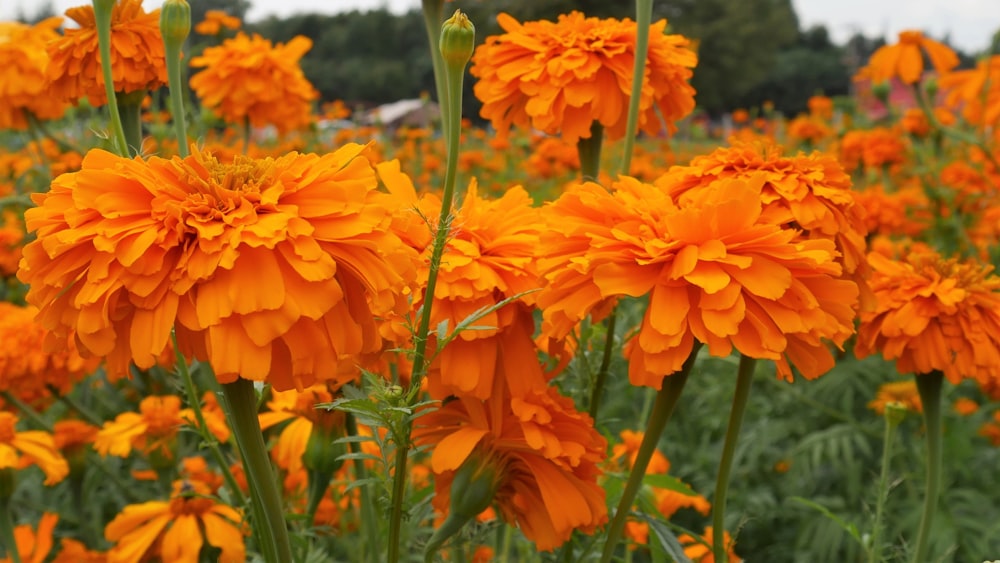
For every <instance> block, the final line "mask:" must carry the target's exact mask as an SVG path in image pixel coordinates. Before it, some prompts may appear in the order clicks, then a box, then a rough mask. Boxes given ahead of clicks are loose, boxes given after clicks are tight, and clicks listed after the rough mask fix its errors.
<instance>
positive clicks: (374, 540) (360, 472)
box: [345, 413, 379, 561]
mask: <svg viewBox="0 0 1000 563" xmlns="http://www.w3.org/2000/svg"><path fill="white" fill-rule="evenodd" d="M345 424H346V426H347V435H348V436H357V435H358V422H357V420H355V419H354V415H353V414H351V413H347V414H346V417H345ZM348 447H349V448H350V450H351V453H353V454H359V453H361V444H359V443H357V442H350V443H349V444H348ZM351 464H352V467H353V468H354V477H355V478H356V479H357V480H358V481H364V480H365V479H367V478H368V468H366V467H365V462H364V460H360V459H353V460H351ZM360 489H361V491H360V492H361V525H362V526H363V527H364V530H365V532H366V533H367V534H368V543H367V545H365V546H364V547H365V550H364V551H363V552H362V553H361V557H360V558H359V559H360V560H361V561H367V555H368V550H372V552H374V550H375V546H377V545H378V528H379V527H378V520H377V519H376V518H375V504H374V501H373V500H372V498H371V492H370V491H369V490H368V486H367V485H365V486H362V487H360Z"/></svg>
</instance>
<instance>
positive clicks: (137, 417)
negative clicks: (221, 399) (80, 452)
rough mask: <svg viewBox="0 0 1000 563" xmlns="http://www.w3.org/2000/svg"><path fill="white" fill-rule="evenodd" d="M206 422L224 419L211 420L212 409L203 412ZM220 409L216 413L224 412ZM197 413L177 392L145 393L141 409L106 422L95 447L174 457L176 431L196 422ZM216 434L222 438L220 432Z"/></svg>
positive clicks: (112, 451) (101, 451) (115, 453)
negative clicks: (170, 393)
mask: <svg viewBox="0 0 1000 563" xmlns="http://www.w3.org/2000/svg"><path fill="white" fill-rule="evenodd" d="M203 414H205V415H206V421H205V422H206V423H207V424H208V425H209V429H210V430H211V429H212V427H213V426H218V425H219V424H221V425H223V426H225V422H224V421H216V424H211V423H209V422H208V421H209V420H211V418H212V415H211V411H207V412H204V413H203ZM221 415H222V413H221V412H219V413H218V414H216V415H215V416H216V417H218V416H221ZM194 423H195V416H194V413H193V412H192V411H191V409H182V408H181V399H180V397H177V396H176V395H164V396H159V397H156V396H154V397H146V398H145V399H143V400H142V402H140V403H139V412H137V413H136V412H126V413H122V414H120V415H118V416H117V417H115V420H114V421H111V422H105V423H104V426H103V427H102V428H101V430H100V432H98V433H97V439H96V440H95V441H94V449H95V450H97V452H98V453H99V454H101V455H113V456H118V457H128V455H129V454H130V453H132V450H133V449H137V450H139V451H140V452H142V453H143V454H146V455H158V456H161V457H162V458H163V459H172V458H173V450H174V441H175V439H176V437H177V432H178V431H179V430H180V429H181V426H183V425H185V424H194ZM216 438H218V439H219V440H222V437H221V436H218V435H216Z"/></svg>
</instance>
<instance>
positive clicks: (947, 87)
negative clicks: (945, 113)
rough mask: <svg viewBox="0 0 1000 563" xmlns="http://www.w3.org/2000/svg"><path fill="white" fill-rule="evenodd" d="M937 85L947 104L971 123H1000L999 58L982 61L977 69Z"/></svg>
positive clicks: (959, 72) (948, 76) (947, 77)
mask: <svg viewBox="0 0 1000 563" xmlns="http://www.w3.org/2000/svg"><path fill="white" fill-rule="evenodd" d="M938 84H939V86H940V88H941V91H942V92H944V93H945V104H946V105H947V106H949V107H951V108H956V109H961V112H962V116H963V117H965V119H966V120H968V121H969V122H970V123H974V124H976V125H979V126H987V125H993V124H996V122H997V121H998V120H1000V55H993V56H992V57H990V58H988V59H984V60H981V61H979V62H978V63H977V64H976V68H974V69H969V70H956V71H954V72H950V73H948V74H946V75H944V76H942V77H941V79H940V80H939V81H938ZM946 124H947V123H946Z"/></svg>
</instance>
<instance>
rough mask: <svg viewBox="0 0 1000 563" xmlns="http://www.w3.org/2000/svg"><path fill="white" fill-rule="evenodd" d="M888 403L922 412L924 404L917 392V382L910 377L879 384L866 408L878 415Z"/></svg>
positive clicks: (883, 411) (881, 413)
mask: <svg viewBox="0 0 1000 563" xmlns="http://www.w3.org/2000/svg"><path fill="white" fill-rule="evenodd" d="M890 404H895V405H897V406H898V407H899V408H902V409H905V410H907V411H910V412H916V413H920V412H924V406H923V404H922V403H921V402H920V393H918V392H917V382H916V381H914V380H912V379H907V380H906V381H891V382H889V383H883V384H882V385H879V388H878V393H876V395H875V398H874V399H872V400H871V401H870V402H869V403H868V408H870V409H871V410H873V411H875V413H876V414H878V415H883V414H885V407H886V406H887V405H890Z"/></svg>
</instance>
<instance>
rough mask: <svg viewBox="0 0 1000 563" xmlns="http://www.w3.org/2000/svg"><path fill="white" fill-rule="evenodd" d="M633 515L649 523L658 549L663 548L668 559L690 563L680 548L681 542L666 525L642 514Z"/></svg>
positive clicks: (677, 562)
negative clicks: (658, 546)
mask: <svg viewBox="0 0 1000 563" xmlns="http://www.w3.org/2000/svg"><path fill="white" fill-rule="evenodd" d="M633 514H635V515H636V516H638V517H639V518H642V519H643V520H645V521H646V522H648V523H649V529H650V530H652V532H653V535H654V536H656V540H657V542H658V543H659V545H660V547H661V548H663V551H665V552H666V553H667V555H668V556H669V557H671V558H673V560H674V561H675V562H676V563H691V560H690V559H688V556H687V555H684V547H683V546H681V542H680V541H679V540H678V539H677V536H676V535H674V532H673V530H671V529H670V528H668V527H667V525H666V524H664V523H663V522H661V521H659V520H657V519H656V518H653V517H652V516H650V515H648V514H645V513H642V512H635V513H633Z"/></svg>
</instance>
